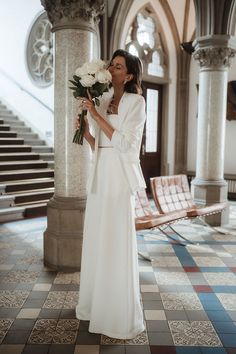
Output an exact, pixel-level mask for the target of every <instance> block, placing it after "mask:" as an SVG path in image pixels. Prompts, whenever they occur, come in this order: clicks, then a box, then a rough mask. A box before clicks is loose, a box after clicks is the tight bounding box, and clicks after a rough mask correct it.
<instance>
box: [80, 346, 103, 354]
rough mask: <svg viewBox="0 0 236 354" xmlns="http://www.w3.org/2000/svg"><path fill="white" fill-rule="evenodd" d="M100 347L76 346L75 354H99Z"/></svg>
mask: <svg viewBox="0 0 236 354" xmlns="http://www.w3.org/2000/svg"><path fill="white" fill-rule="evenodd" d="M99 352H100V347H99V345H76V346H75V351H74V354H99Z"/></svg>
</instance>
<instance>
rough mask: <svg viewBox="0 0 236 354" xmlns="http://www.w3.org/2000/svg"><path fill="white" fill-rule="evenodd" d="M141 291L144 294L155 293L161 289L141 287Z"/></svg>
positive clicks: (147, 286) (149, 286)
mask: <svg viewBox="0 0 236 354" xmlns="http://www.w3.org/2000/svg"><path fill="white" fill-rule="evenodd" d="M140 290H141V292H142V293H147V292H148V293H154V292H159V288H158V286H157V285H148V284H147V285H146V284H145V285H140Z"/></svg>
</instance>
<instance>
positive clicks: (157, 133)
mask: <svg viewBox="0 0 236 354" xmlns="http://www.w3.org/2000/svg"><path fill="white" fill-rule="evenodd" d="M143 96H144V98H145V100H146V114H147V120H146V123H145V127H144V132H143V139H142V145H141V151H140V162H141V167H142V170H143V175H144V178H145V181H146V184H147V192H150V177H155V176H160V172H161V112H162V86H161V85H158V84H153V83H148V82H143Z"/></svg>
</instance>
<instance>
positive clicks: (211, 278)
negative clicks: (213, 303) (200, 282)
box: [203, 272, 236, 286]
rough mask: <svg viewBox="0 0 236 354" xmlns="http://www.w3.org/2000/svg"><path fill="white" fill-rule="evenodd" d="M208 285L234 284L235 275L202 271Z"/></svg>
mask: <svg viewBox="0 0 236 354" xmlns="http://www.w3.org/2000/svg"><path fill="white" fill-rule="evenodd" d="M203 276H204V278H205V279H206V281H207V282H208V284H209V285H226V286H227V285H236V275H235V274H233V273H220V272H217V273H206V272H204V273H203Z"/></svg>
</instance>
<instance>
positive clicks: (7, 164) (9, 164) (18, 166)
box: [0, 160, 48, 171]
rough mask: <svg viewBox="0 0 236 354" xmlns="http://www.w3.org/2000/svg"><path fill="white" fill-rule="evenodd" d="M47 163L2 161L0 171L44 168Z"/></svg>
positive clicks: (40, 161) (39, 161)
mask: <svg viewBox="0 0 236 354" xmlns="http://www.w3.org/2000/svg"><path fill="white" fill-rule="evenodd" d="M46 167H48V163H47V162H45V161H42V160H38V161H34V160H29V161H2V162H0V171H9V170H22V169H24V170H25V169H33V168H46Z"/></svg>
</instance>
